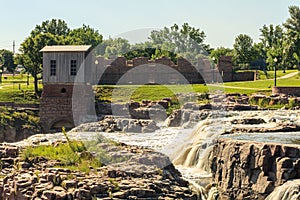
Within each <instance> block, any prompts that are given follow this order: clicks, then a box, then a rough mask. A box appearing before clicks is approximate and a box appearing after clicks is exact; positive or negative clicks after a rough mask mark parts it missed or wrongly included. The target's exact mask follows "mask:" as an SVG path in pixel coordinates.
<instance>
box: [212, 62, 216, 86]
mask: <svg viewBox="0 0 300 200" xmlns="http://www.w3.org/2000/svg"><path fill="white" fill-rule="evenodd" d="M211 59H212V83H214V79H215V60H216V58H215V57H212V58H211Z"/></svg>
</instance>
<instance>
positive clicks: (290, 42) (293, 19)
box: [283, 6, 300, 65]
mask: <svg viewBox="0 0 300 200" xmlns="http://www.w3.org/2000/svg"><path fill="white" fill-rule="evenodd" d="M289 13H290V18H288V19H287V20H286V22H285V23H284V24H283V26H284V27H285V28H286V30H287V33H286V35H287V40H286V51H287V52H288V54H289V55H291V57H292V58H294V59H293V60H294V61H295V63H297V62H298V63H297V64H298V65H299V61H297V58H299V57H300V9H299V7H298V6H290V7H289Z"/></svg>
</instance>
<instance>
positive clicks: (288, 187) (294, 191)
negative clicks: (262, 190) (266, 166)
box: [266, 179, 300, 200]
mask: <svg viewBox="0 0 300 200" xmlns="http://www.w3.org/2000/svg"><path fill="white" fill-rule="evenodd" d="M297 199H300V179H296V180H291V181H288V182H286V183H284V184H283V185H281V186H279V187H277V188H275V190H274V191H273V192H272V193H271V194H270V195H269V196H268V197H267V198H266V200H297Z"/></svg>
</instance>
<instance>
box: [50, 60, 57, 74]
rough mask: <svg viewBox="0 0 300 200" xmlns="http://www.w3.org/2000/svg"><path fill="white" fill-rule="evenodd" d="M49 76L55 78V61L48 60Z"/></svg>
mask: <svg viewBox="0 0 300 200" xmlns="http://www.w3.org/2000/svg"><path fill="white" fill-rule="evenodd" d="M50 76H56V60H50Z"/></svg>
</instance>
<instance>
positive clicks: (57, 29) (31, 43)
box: [16, 19, 102, 94]
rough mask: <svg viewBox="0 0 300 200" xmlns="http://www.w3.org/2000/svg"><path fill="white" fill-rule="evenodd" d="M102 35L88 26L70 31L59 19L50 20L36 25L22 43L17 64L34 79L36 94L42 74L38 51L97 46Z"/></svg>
mask: <svg viewBox="0 0 300 200" xmlns="http://www.w3.org/2000/svg"><path fill="white" fill-rule="evenodd" d="M101 41H102V35H100V34H99V32H98V31H95V30H94V29H93V28H90V27H89V26H86V25H83V27H81V28H77V29H74V30H70V29H69V28H68V26H67V23H66V22H65V21H63V20H60V19H58V20H57V19H52V20H47V21H44V22H42V24H41V25H36V27H35V29H33V30H32V31H31V33H30V35H29V37H27V38H26V39H25V40H24V41H23V43H22V44H21V47H20V51H21V54H19V55H18V56H17V58H16V60H17V62H18V64H22V65H24V67H25V68H26V69H27V71H28V72H29V73H31V75H32V76H33V78H34V89H35V92H36V94H38V79H39V78H38V74H40V73H41V72H42V53H41V52H40V50H41V49H42V48H43V47H44V46H47V45H65V44H72V45H73V44H74V45H75V44H77V45H79V44H80V45H84V44H91V45H93V46H97V45H98V44H99V43H100V42H101Z"/></svg>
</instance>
